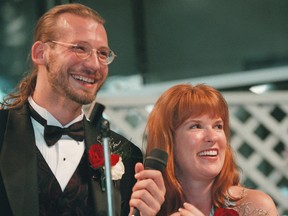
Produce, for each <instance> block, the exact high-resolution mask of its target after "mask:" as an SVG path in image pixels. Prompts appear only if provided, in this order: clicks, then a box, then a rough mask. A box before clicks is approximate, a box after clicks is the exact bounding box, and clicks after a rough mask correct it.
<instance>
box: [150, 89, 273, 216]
mask: <svg viewBox="0 0 288 216" xmlns="http://www.w3.org/2000/svg"><path fill="white" fill-rule="evenodd" d="M146 132H147V149H146V152H149V151H150V150H151V149H153V148H160V149H163V150H165V151H166V152H167V153H168V162H167V167H166V170H165V171H164V173H163V175H164V181H165V186H166V196H165V202H164V204H163V205H162V207H161V211H160V213H159V215H173V216H178V215H183V216H184V215H197V216H203V215H206V216H208V215H209V216H213V215H241V216H242V215H243V216H244V215H249V216H251V215H271V216H275V215H278V213H277V210H276V207H275V204H274V202H273V200H272V199H271V198H270V196H268V195H267V194H265V193H263V192H261V191H259V190H251V189H248V188H245V187H243V186H242V185H240V183H239V181H240V177H239V172H238V168H237V165H236V163H235V160H234V156H233V151H232V148H231V145H230V142H229V139H230V129H229V111H228V105H227V102H226V100H225V99H224V97H223V96H222V94H221V93H220V92H219V91H217V90H216V89H214V88H212V87H210V86H207V85H204V84H198V85H195V86H193V85H190V84H180V85H176V86H173V87H172V88H170V89H168V90H167V91H166V92H164V93H163V94H162V95H161V97H160V98H159V99H158V101H157V102H156V104H155V106H154V108H153V110H152V112H151V114H150V116H149V118H148V122H147V127H146Z"/></svg>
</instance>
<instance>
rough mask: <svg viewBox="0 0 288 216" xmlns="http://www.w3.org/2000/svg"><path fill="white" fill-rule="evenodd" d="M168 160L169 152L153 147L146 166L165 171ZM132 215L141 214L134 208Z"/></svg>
mask: <svg viewBox="0 0 288 216" xmlns="http://www.w3.org/2000/svg"><path fill="white" fill-rule="evenodd" d="M167 160H168V154H167V152H165V151H163V150H161V149H158V148H155V149H152V150H151V151H150V152H149V154H148V155H147V157H146V158H145V161H144V168H145V169H147V170H148V169H150V170H159V171H160V172H163V171H164V169H165V168H166V165H167ZM132 216H140V212H139V210H138V209H137V208H134V210H133V213H132Z"/></svg>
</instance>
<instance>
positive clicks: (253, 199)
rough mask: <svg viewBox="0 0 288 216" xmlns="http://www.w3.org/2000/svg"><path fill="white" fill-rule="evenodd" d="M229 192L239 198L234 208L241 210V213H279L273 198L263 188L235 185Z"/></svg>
mask: <svg viewBox="0 0 288 216" xmlns="http://www.w3.org/2000/svg"><path fill="white" fill-rule="evenodd" d="M229 192H230V193H231V195H232V196H233V197H236V198H237V199H238V201H237V202H236V205H235V206H234V207H233V208H234V209H235V210H237V211H238V212H239V215H251V216H254V215H255V216H256V215H269V216H277V215H278V212H277V209H276V206H275V203H274V201H273V199H272V198H271V197H270V196H269V195H268V194H266V193H264V192H263V191H261V190H255V189H248V188H245V187H242V186H233V187H231V188H230V189H229Z"/></svg>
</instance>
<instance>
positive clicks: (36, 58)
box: [31, 41, 46, 65]
mask: <svg viewBox="0 0 288 216" xmlns="http://www.w3.org/2000/svg"><path fill="white" fill-rule="evenodd" d="M44 53H45V44H44V43H43V42H41V41H36V42H35V43H34V44H33V46H32V48H31V58H32V61H33V62H34V63H35V64H37V65H41V64H45V63H46V59H45V56H44Z"/></svg>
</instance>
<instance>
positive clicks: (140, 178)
mask: <svg viewBox="0 0 288 216" xmlns="http://www.w3.org/2000/svg"><path fill="white" fill-rule="evenodd" d="M135 173H136V174H135V178H136V179H137V182H136V184H135V185H134V187H133V190H132V195H131V199H130V203H129V204H130V207H131V208H130V215H133V214H132V212H133V209H134V208H137V209H138V210H139V212H140V215H141V216H153V215H156V214H157V213H158V212H159V210H160V208H161V205H162V204H163V202H164V200H165V193H166V189H165V185H164V180H163V177H162V174H161V172H160V171H158V170H145V169H144V166H143V164H141V163H137V164H136V166H135Z"/></svg>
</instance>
